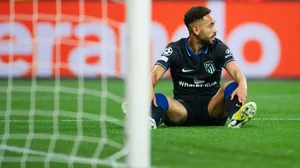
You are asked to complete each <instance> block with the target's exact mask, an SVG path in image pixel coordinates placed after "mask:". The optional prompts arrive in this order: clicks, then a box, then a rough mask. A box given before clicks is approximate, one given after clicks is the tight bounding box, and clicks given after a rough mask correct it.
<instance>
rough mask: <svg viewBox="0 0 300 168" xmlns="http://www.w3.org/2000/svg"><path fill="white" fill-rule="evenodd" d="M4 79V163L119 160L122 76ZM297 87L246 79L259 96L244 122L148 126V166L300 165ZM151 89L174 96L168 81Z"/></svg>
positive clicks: (0, 128) (0, 90) (0, 157)
mask: <svg viewBox="0 0 300 168" xmlns="http://www.w3.org/2000/svg"><path fill="white" fill-rule="evenodd" d="M58 84H59V85H58ZM9 86H13V87H8V81H7V80H2V81H0V95H1V96H0V137H1V138H0V139H1V144H0V162H2V164H1V167H2V168H8V167H55V168H62V167H68V166H69V167H72V166H74V167H76V168H77V167H78V168H83V167H91V165H92V163H93V161H97V162H98V163H101V165H100V164H99V165H98V166H97V167H112V166H113V165H112V162H111V161H108V160H109V159H112V160H114V158H115V157H116V158H119V159H117V160H116V162H115V164H118V163H124V157H121V156H122V152H121V153H120V152H119V151H120V150H121V149H122V148H123V146H124V142H125V141H124V131H123V125H124V123H123V119H124V116H123V115H122V113H121V109H120V103H121V102H122V99H123V94H124V82H123V81H120V80H108V85H107V87H106V85H105V84H104V85H103V83H102V82H101V81H100V80H85V81H84V85H82V83H78V81H77V80H62V81H61V82H60V83H55V81H54V80H38V81H37V83H36V86H37V87H31V86H32V83H31V81H30V80H13V83H12V85H9ZM33 86H34V85H33ZM55 86H60V87H55ZM299 86H300V81H263V80H255V81H248V100H249V101H255V102H256V103H257V106H258V111H257V114H256V116H255V117H254V118H253V120H251V121H250V122H249V123H247V124H246V125H245V126H244V127H243V128H242V129H228V128H226V127H173V128H170V127H165V126H161V127H159V129H157V130H152V131H151V135H152V139H151V141H152V150H151V152H152V153H151V161H152V165H153V167H158V168H182V167H188V168H194V167H195V168H198V167H212V168H214V167H249V168H250V167H256V168H258V167H262V168H265V167H289V168H292V167H294V168H296V167H300V145H299V140H300V108H299V106H298V105H299V102H300V87H299ZM82 87H83V88H85V89H84V90H80V89H78V88H82ZM10 89H12V90H11V92H9V91H10ZM101 91H108V92H101ZM156 92H162V93H165V94H167V95H169V96H172V84H171V81H169V80H162V81H160V82H159V84H158V85H157V88H156ZM82 93H83V94H82ZM101 96H102V97H103V96H104V98H102V99H101ZM105 97H107V98H105ZM81 112H83V113H81ZM141 112H142V111H141ZM8 114H9V115H8ZM99 116H109V117H106V118H104V117H99ZM99 120H106V121H99ZM116 154H117V155H118V154H120V156H117V155H116ZM92 158H97V159H95V160H93V159H92ZM95 167H96V166H95ZM116 167H118V166H116Z"/></svg>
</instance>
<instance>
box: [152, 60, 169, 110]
mask: <svg viewBox="0 0 300 168" xmlns="http://www.w3.org/2000/svg"><path fill="white" fill-rule="evenodd" d="M165 72H166V70H165V68H163V67H162V66H161V65H154V67H153V69H152V71H151V73H150V77H151V82H152V86H151V87H150V93H151V96H152V97H151V99H152V101H153V104H154V105H155V106H156V107H157V104H156V99H155V96H154V87H155V85H156V84H157V82H158V81H159V80H160V79H161V78H162V77H163V75H164V74H165Z"/></svg>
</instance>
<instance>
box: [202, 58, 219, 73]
mask: <svg viewBox="0 0 300 168" xmlns="http://www.w3.org/2000/svg"><path fill="white" fill-rule="evenodd" d="M204 68H205V70H206V72H208V73H210V74H213V73H214V72H215V70H216V68H215V65H214V63H213V62H212V61H206V62H204Z"/></svg>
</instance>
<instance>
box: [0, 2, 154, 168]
mask: <svg viewBox="0 0 300 168" xmlns="http://www.w3.org/2000/svg"><path fill="white" fill-rule="evenodd" d="M151 8H152V6H151V0H126V1H124V0H97V1H90V0H74V1H64V0H53V1H44V0H8V1H1V2H0V9H1V11H2V12H1V13H0V30H1V31H0V95H1V96H0V168H6V167H21V168H28V167H46V168H51V167H56V168H61V167H69V168H73V167H92V168H96V167H117V168H120V167H130V168H148V167H151V164H150V130H149V126H148V122H149V121H148V119H149V118H148V117H149V114H150V93H149V91H150V90H149V88H150V79H149V72H150V22H151ZM120 78H122V79H124V80H125V85H124V87H123V84H124V82H123V80H118V79H120ZM24 79H25V80H24ZM44 79H46V80H44ZM115 79H117V80H115ZM124 93H125V96H124ZM124 99H125V100H126V101H127V102H128V110H127V111H128V112H127V115H126V116H124V115H123V114H122V111H121V104H122V103H123V102H124Z"/></svg>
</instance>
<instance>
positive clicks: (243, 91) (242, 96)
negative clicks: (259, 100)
mask: <svg viewBox="0 0 300 168" xmlns="http://www.w3.org/2000/svg"><path fill="white" fill-rule="evenodd" d="M235 95H236V96H237V97H238V100H239V102H240V103H242V105H244V104H245V103H246V102H247V88H246V87H242V86H238V87H237V88H236V89H235V90H234V91H233V93H232V94H231V100H233V98H234V96H235Z"/></svg>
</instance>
